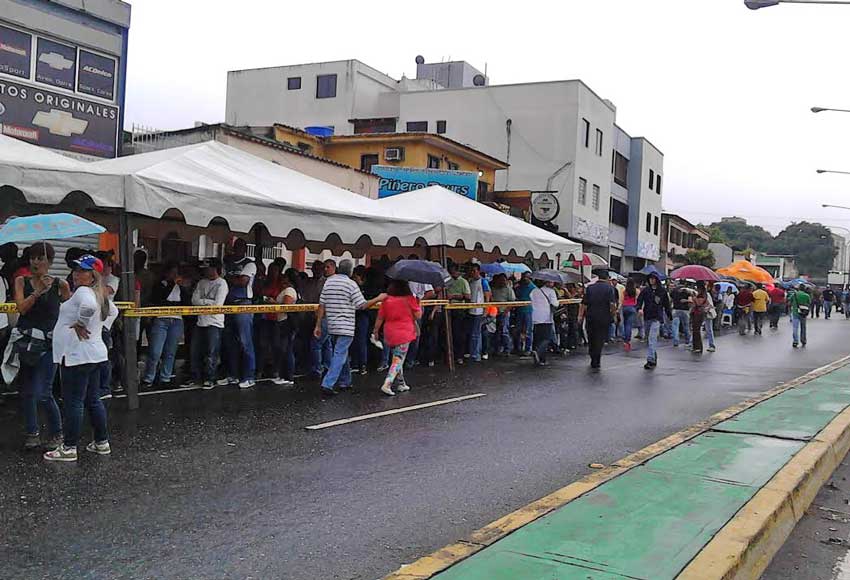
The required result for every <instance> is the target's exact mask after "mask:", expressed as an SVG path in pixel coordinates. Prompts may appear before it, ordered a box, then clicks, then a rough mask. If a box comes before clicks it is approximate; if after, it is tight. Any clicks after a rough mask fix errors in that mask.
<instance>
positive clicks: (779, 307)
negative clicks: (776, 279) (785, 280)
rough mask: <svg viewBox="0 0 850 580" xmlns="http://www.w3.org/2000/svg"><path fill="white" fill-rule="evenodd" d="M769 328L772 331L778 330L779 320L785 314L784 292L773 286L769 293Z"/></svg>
mask: <svg viewBox="0 0 850 580" xmlns="http://www.w3.org/2000/svg"><path fill="white" fill-rule="evenodd" d="M768 294H770V307H769V308H768V311H769V312H770V328H771V329H772V330H778V329H779V319H780V318H782V315H783V314H785V290H783V289H782V288H780V287H779V286H774V287H773V288H772V289H771V290H770V291H768Z"/></svg>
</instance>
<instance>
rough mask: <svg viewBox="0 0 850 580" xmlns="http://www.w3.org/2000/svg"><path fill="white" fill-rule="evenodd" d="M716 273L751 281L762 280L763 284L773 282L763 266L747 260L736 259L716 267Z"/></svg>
mask: <svg viewBox="0 0 850 580" xmlns="http://www.w3.org/2000/svg"><path fill="white" fill-rule="evenodd" d="M717 273H718V274H722V275H724V276H734V277H735V278H738V279H740V280H749V281H751V282H762V283H765V284H768V283H772V282H773V276H771V275H770V272H768V271H767V270H765V269H764V268H759V267H758V266H756V265H755V264H752V263H751V262H748V261H747V260H738V261H737V262H733V263H731V264H729V265H728V266H726V267H725V268H718V269H717Z"/></svg>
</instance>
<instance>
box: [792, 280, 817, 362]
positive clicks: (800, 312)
mask: <svg viewBox="0 0 850 580" xmlns="http://www.w3.org/2000/svg"><path fill="white" fill-rule="evenodd" d="M790 302H791V327H792V331H793V335H794V338H793V340H794V342H793V343H792V344H791V346H793V347H794V348H797V346H798V345H799V344H802V345H803V346H806V319H807V318H808V316H809V312H810V310H811V307H812V297H811V296H810V295H809V293H808V292H807V291H806V288H805V287H802V286H801V287H800V288H798V289H797V291H796V292H794V294H793V295H792V296H791V300H790Z"/></svg>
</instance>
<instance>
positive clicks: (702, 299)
mask: <svg viewBox="0 0 850 580" xmlns="http://www.w3.org/2000/svg"><path fill="white" fill-rule="evenodd" d="M688 302H689V303H690V306H691V310H690V323H691V335H692V336H693V339H692V344H693V348H692V350H693V352H694V354H702V326H703V323H704V322H705V319H706V313H707V312H708V309H709V308H710V304H711V298H710V297H709V296H708V292H706V290H705V282H702V281H699V282H697V291H696V295H694V296H689V298H688Z"/></svg>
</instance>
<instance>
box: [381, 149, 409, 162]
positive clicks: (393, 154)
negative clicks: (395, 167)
mask: <svg viewBox="0 0 850 580" xmlns="http://www.w3.org/2000/svg"><path fill="white" fill-rule="evenodd" d="M384 159H386V160H387V161H404V147H390V148H388V149H386V150H384Z"/></svg>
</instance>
